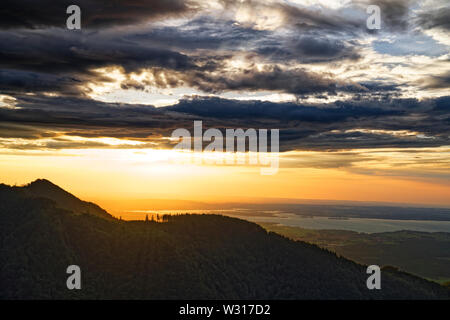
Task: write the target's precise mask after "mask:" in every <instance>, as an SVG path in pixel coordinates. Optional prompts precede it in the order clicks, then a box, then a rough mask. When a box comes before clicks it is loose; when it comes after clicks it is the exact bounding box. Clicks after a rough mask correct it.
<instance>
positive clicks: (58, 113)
mask: <svg viewBox="0 0 450 320" xmlns="http://www.w3.org/2000/svg"><path fill="white" fill-rule="evenodd" d="M16 98H17V101H16V107H18V109H5V108H0V119H1V120H2V125H1V126H0V137H3V138H14V137H20V138H25V139H31V140H32V139H35V138H36V137H46V136H47V137H57V136H58V135H62V134H65V135H66V136H71V135H72V136H83V137H113V138H128V139H135V140H140V141H143V142H146V143H147V144H146V145H144V146H143V147H157V148H158V147H159V148H170V147H171V146H172V143H173V142H169V141H168V140H167V139H165V138H164V137H170V135H171V133H172V131H173V130H174V129H176V128H187V129H190V130H192V126H193V121H194V120H202V121H203V127H204V129H206V128H209V127H214V128H219V129H225V128H244V129H246V128H257V129H260V128H267V129H273V128H279V129H280V144H281V150H282V151H288V150H342V149H353V148H354V149H358V148H381V147H383V148H385V147H437V146H443V145H448V144H449V138H448V137H449V134H450V125H449V123H450V120H449V119H450V109H449V106H450V104H449V102H450V97H445V98H439V99H434V100H424V101H420V102H419V101H417V100H414V99H395V100H392V101H390V102H389V103H386V102H383V103H380V102H379V101H365V102H363V103H361V102H357V101H355V102H336V103H330V104H321V105H299V104H294V103H271V102H261V101H235V100H226V99H220V98H201V97H198V98H194V99H185V100H182V101H180V102H179V103H177V104H175V105H173V106H170V107H162V108H155V107H152V106H145V105H130V104H112V103H103V102H98V101H93V100H89V99H80V98H74V97H73V98H68V97H45V96H20V97H19V96H18V97H16ZM418 117H420V119H421V120H420V121H418V120H417V118H418ZM23 128H26V130H22V129H23ZM370 130H372V131H370ZM373 130H375V131H373ZM399 130H405V131H409V132H418V133H420V134H419V135H415V134H410V135H393V134H390V133H389V132H391V131H399ZM71 143H72V142H71V141H59V142H58V143H56V144H53V145H51V146H50V145H49V146H47V147H45V148H57V147H58V146H60V147H61V148H62V147H63V146H64V147H68V146H70V144H71ZM22 145H23V144H21V146H22ZM30 147H31V145H30ZM76 147H83V146H81V145H78V146H76ZM84 147H87V146H84ZM99 147H100V146H99Z"/></svg>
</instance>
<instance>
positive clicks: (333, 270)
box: [0, 182, 449, 299]
mask: <svg viewBox="0 0 450 320" xmlns="http://www.w3.org/2000/svg"><path fill="white" fill-rule="evenodd" d="M39 184H42V182H39ZM39 184H38V185H39ZM44 184H46V183H44ZM23 188H27V187H26V186H25V187H23ZM51 188H53V187H51ZM51 188H50V189H51ZM58 188H59V187H58ZM28 189H30V188H28ZM31 189H33V188H31ZM28 191H29V190H28ZM47 191H48V190H47ZM54 194H55V193H51V195H54ZM75 198H76V197H75ZM77 199H78V198H77ZM60 200H61V199H60ZM60 206H61V203H60V204H57V203H56V202H55V201H54V200H50V199H48V198H45V197H42V196H41V197H39V196H38V194H37V191H36V190H34V191H33V192H24V191H23V189H21V188H20V187H9V186H6V185H2V186H0V244H1V247H0V284H1V285H0V298H2V299H448V298H449V291H448V290H447V289H445V288H444V287H442V286H439V285H438V284H436V283H433V282H430V281H427V280H424V279H421V278H419V277H415V276H412V275H409V274H407V273H401V272H398V271H396V270H390V269H383V271H382V289H381V290H368V289H367V287H366V279H367V277H368V275H367V273H366V267H365V266H363V265H360V264H357V263H355V262H352V261H350V260H347V259H345V258H342V257H339V256H337V255H336V254H334V253H331V252H330V251H328V250H325V249H320V248H319V247H317V246H315V245H312V244H308V243H305V242H300V241H292V240H290V239H288V238H285V237H283V236H280V235H278V234H276V233H273V232H267V231H266V230H264V229H263V228H262V227H260V226H258V225H256V224H254V223H252V222H248V221H245V220H241V219H236V218H231V217H226V216H220V215H179V216H165V217H164V222H163V223H159V222H154V221H147V222H145V221H122V220H118V219H115V218H112V219H110V218H108V217H106V218H104V217H102V216H99V215H95V214H90V213H89V212H74V211H72V210H70V206H69V208H61V207H60ZM72 264H75V265H79V266H80V268H81V270H82V284H83V285H82V289H81V290H72V291H71V290H68V289H67V288H66V279H67V276H68V275H67V274H66V272H65V271H66V268H67V266H69V265H72Z"/></svg>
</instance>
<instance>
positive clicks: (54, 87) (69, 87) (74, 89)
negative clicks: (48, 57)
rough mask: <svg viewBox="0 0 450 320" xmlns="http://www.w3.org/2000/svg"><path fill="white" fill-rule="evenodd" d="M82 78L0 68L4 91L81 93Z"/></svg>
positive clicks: (1, 85)
mask: <svg viewBox="0 0 450 320" xmlns="http://www.w3.org/2000/svg"><path fill="white" fill-rule="evenodd" d="M81 84H82V81H81V80H80V79H77V78H75V77H71V76H63V75H61V76H59V75H53V74H45V73H39V72H27V71H21V70H8V69H6V70H0V88H1V90H2V93H15V92H18V91H19V92H30V93H31V92H35V93H39V92H55V91H57V92H59V93H60V94H64V95H81V94H82V91H81V90H80V88H79V85H81Z"/></svg>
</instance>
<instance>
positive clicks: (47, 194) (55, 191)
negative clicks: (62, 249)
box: [21, 179, 112, 219]
mask: <svg viewBox="0 0 450 320" xmlns="http://www.w3.org/2000/svg"><path fill="white" fill-rule="evenodd" d="M21 189H22V190H24V191H25V193H26V194H28V195H29V196H32V197H42V198H48V199H50V200H53V201H54V202H55V203H56V205H57V206H58V207H60V208H63V209H67V210H71V211H73V212H75V213H89V214H93V215H96V216H100V217H102V218H108V219H110V218H112V217H111V215H110V214H109V213H107V212H106V211H105V210H103V209H102V208H100V207H99V206H97V205H96V204H93V203H90V202H86V201H82V200H80V199H79V198H77V197H75V196H74V195H73V194H71V193H70V192H67V191H66V190H64V189H63V188H61V187H59V186H57V185H56V184H54V183H53V182H51V181H49V180H47V179H37V180H35V181H33V182H31V183H29V184H27V185H25V186H24V187H22V188H21Z"/></svg>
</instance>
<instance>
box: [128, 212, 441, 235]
mask: <svg viewBox="0 0 450 320" xmlns="http://www.w3.org/2000/svg"><path fill="white" fill-rule="evenodd" d="M183 213H190V214H201V213H206V214H222V215H227V216H232V217H237V218H241V219H244V220H249V221H253V222H272V223H278V224H281V225H285V226H291V227H301V228H306V229H318V230H320V229H334V230H349V231H356V232H365V233H375V232H390V231H399V230H412V231H422V232H450V221H425V220H393V219H366V218H338V219H336V218H329V217H305V216H301V215H297V214H293V213H284V212H281V211H273V210H272V211H256V210H250V209H241V208H236V209H227V210H223V209H222V210H135V211H128V212H127V218H128V219H144V218H145V216H146V215H147V214H148V215H149V216H150V215H156V214H160V215H163V214H183Z"/></svg>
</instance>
